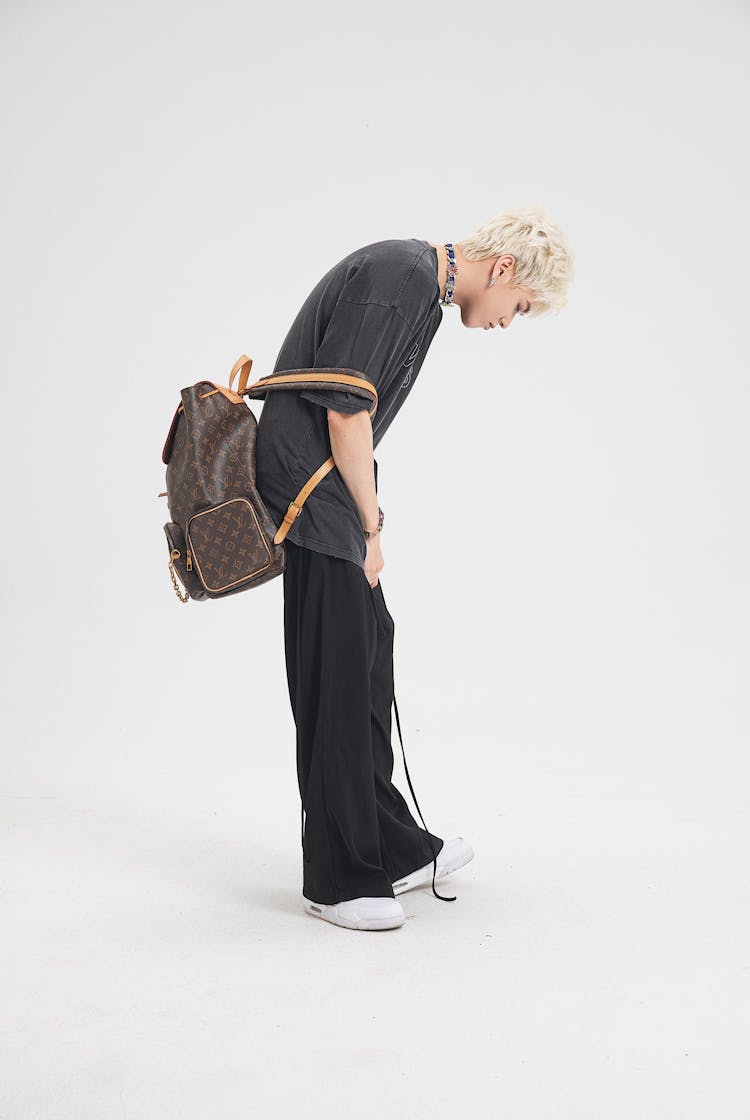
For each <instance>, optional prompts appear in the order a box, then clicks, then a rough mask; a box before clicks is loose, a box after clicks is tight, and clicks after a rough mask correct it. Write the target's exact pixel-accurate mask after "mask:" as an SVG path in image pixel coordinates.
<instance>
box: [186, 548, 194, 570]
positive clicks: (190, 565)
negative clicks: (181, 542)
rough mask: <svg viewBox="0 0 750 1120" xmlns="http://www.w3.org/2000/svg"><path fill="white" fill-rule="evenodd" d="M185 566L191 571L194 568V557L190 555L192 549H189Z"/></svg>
mask: <svg viewBox="0 0 750 1120" xmlns="http://www.w3.org/2000/svg"><path fill="white" fill-rule="evenodd" d="M185 567H186V568H187V570H188V571H189V572H192V570H193V558H192V556H191V555H190V549H188V550H187V560H186V562H185Z"/></svg>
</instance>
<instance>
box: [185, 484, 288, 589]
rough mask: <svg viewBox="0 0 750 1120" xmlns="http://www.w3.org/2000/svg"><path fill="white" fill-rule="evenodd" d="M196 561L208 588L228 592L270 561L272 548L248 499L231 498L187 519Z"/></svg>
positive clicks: (190, 541)
mask: <svg viewBox="0 0 750 1120" xmlns="http://www.w3.org/2000/svg"><path fill="white" fill-rule="evenodd" d="M187 539H188V545H189V548H190V554H191V557H192V561H193V564H194V565H195V568H196V569H197V571H198V575H199V576H200V579H201V582H202V584H203V586H204V587H205V588H206V590H207V591H210V592H214V593H217V592H220V591H228V590H229V589H230V588H232V587H236V586H237V585H238V584H240V583H244V582H245V581H247V580H251V579H253V578H254V577H255V576H258V575H260V573H261V572H264V571H265V570H266V569H267V568H268V567H269V566H270V564H271V549H270V547H269V543H268V541H267V539H266V536H265V534H264V533H263V530H262V528H261V525H260V521H259V519H258V514H257V512H256V510H255V508H254V506H253V504H252V502H251V501H250V500H249V499H248V498H230V499H229V500H228V501H226V502H221V503H220V504H219V505H216V506H211V508H210V509H204V510H200V511H199V512H198V513H194V514H193V515H192V517H190V518H189V519H188V523H187Z"/></svg>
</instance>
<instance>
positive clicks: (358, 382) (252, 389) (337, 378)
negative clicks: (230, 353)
mask: <svg viewBox="0 0 750 1120" xmlns="http://www.w3.org/2000/svg"><path fill="white" fill-rule="evenodd" d="M310 381H325V382H326V383H327V384H336V385H354V386H357V387H358V388H360V389H365V390H366V391H367V393H368V394H369V395H370V396H371V397H372V401H373V407H372V408H371V409H370V419H372V417H373V416H374V415H375V413H376V412H377V408H378V391H377V389H376V388H375V386H374V385H373V383H372V382H371V381H368V380H367V379H366V378H364V377H357V376H356V374H353V373H341V372H339V371H338V370H336V369H291V370H290V369H282V370H279V371H278V373H270V374H269V375H268V376H267V377H261V379H260V381H254V382H253V383H252V385H248V386H247V388H245V389H241V390H240V392H241V394H242V396H244V397H251V396H255V397H260V396H262V395H263V394H264V393H265V392H266V390H267V389H276V388H283V387H284V386H292V385H298V384H300V383H302V382H310Z"/></svg>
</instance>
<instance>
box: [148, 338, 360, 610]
mask: <svg viewBox="0 0 750 1120" xmlns="http://www.w3.org/2000/svg"><path fill="white" fill-rule="evenodd" d="M252 364H253V362H252V358H248V357H247V355H246V354H242V355H240V357H239V358H238V359H237V361H236V362H235V363H234V365H233V366H232V370H231V373H230V375H229V385H228V386H224V385H217V384H216V382H215V381H199V382H198V383H197V384H195V385H191V386H190V387H189V388H187V389H183V390H182V392H181V394H180V395H181V401H180V404H179V405H178V406H177V409H176V411H175V414H174V417H173V419H172V423H171V426H170V428H169V433H168V435H167V439H166V442H165V444H164V449H163V451H162V456H161V457H162V462H163V463H165V464H166V468H167V475H166V477H167V489H166V490H164V491H162V493H161V494H160V495H159V496H160V497H166V499H167V503H168V505H169V515H170V517H171V519H172V520H171V521H168V522H167V524H166V525H165V526H164V532H165V534H166V537H167V544H168V546H169V564H168V567H169V574H170V576H171V579H172V584H173V586H174V590H175V593H176V594H177V597H178V598H179V600H180V602H182V603H187V601H188V599H218V598H224V597H225V596H226V595H233V594H234V593H235V592H237V591H245V590H246V589H247V588H249V587H256V586H257V585H258V584H260V583H265V582H266V580H269V579H272V578H273V577H274V576H278V575H281V573H282V572H283V571H284V543H283V542H284V538H285V537H286V535H287V533H288V532H289V529H290V528H291V526H292V525H293V524H294V522H295V520H296V519H297V517H299V514H300V512H301V510H302V506H303V505H304V503H305V501H306V500H307V498H308V497H309V495H310V493H311V492H312V491H313V490H314V489H315V487H316V486H317V485H318V483H319V482H320V481H321V479H323V478H325V476H326V475H327V474H328V472H329V471H330V470H332V469H333V468H334V467H335V466H336V463H335V460H334V458H333V456H332V455H331V456H329V457H328V458H327V459H326V460H325V462H324V463H321V465H320V466H319V467H318V469H317V470H316V471H315V472H314V474H312V475H311V476H310V478H309V479H308V480H307V482H306V483H305V485H304V486H303V487H302V489H301V490H300V492H299V493H298V494H296V495H295V496H294V498H293V499H292V500H291V501H290V502H289V507H288V509H287V511H286V513H285V514H284V518H283V521H282V522H281V525H279V526H278V527H277V526H276V525H275V524H274V522H273V519H272V518H271V516H270V514H269V512H268V510H267V509H266V507H265V505H264V503H263V500H262V498H261V496H260V494H259V493H258V490H257V488H256V484H255V441H256V435H257V428H258V421H257V420H256V418H255V416H254V415H253V413H252V411H251V409H250V408H249V407H248V405H247V404H246V403H245V397H253V398H265V395H266V393H267V392H269V391H270V390H271V389H286V390H295V389H302V388H308V387H313V388H316V389H336V388H340V387H341V386H342V385H344V386H346V387H347V388H348V389H349V391H350V392H352V393H355V394H356V395H357V396H362V397H368V398H370V399H371V400H372V407H371V409H370V418H372V417H373V416H374V415H375V412H376V410H377V406H378V394H377V390H376V388H375V386H374V385H373V383H372V382H371V381H370V379H369V378H368V377H367V375H366V374H364V373H360V372H358V371H357V370H352V369H345V368H341V369H339V368H336V369H289V370H281V371H279V372H278V373H272V374H270V375H269V376H268V377H262V378H261V379H260V381H255V382H253V383H252V384H251V385H248V384H247V381H248V377H249V374H250V369H251V367H252ZM237 373H239V375H240V376H239V381H238V382H237V391H236V392H235V391H234V390H233V388H232V385H233V382H234V379H235V376H236V375H237ZM177 577H179V579H180V581H181V583H182V585H183V587H184V589H185V594H183V593H182V591H181V590H180V586H179V584H178V582H177Z"/></svg>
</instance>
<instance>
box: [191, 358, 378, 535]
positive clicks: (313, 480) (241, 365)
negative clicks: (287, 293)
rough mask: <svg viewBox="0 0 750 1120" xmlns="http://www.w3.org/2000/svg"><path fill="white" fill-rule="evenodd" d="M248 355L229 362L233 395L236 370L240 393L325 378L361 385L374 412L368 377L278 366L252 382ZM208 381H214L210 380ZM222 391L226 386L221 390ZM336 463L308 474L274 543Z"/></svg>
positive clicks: (249, 394) (330, 381)
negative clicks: (250, 382)
mask: <svg viewBox="0 0 750 1120" xmlns="http://www.w3.org/2000/svg"><path fill="white" fill-rule="evenodd" d="M252 364H253V361H252V358H248V356H247V354H240V356H239V358H238V359H237V361H236V362H235V363H234V365H233V366H232V371H231V373H230V375H229V386H228V390H229V392H230V393H231V394H232V397H234V396H235V394H234V392H233V391H232V382H233V381H234V378H235V376H236V374H237V373H239V374H240V379H239V381H238V382H237V391H238V393H239V395H240V397H243V396H246V397H253V396H254V397H263V396H265V393H266V392H267V391H268V390H269V389H283V388H287V389H290V388H291V387H292V386H294V387H296V386H297V385H304V384H305V383H306V382H307V383H309V382H321V381H322V382H325V383H326V386H327V387H328V386H332V385H352V386H354V387H355V388H359V389H364V390H365V391H366V392H367V394H368V395H369V396H371V397H372V408H371V409H370V410H369V415H370V419H371V420H372V418H373V416H374V415H375V413H376V412H377V408H378V391H377V389H376V388H375V386H374V385H373V384H372V382H371V381H368V380H367V379H366V378H364V377H357V375H356V372H355V373H344V372H342V370H341V369H340V368H335V369H291V370H290V369H282V370H279V371H278V372H277V373H271V374H269V375H268V376H267V377H261V378H260V380H259V381H254V382H253V383H252V385H248V384H247V380H248V376H249V374H250V369H251V367H252ZM212 384H214V383H213V382H212ZM224 392H225V395H226V390H225V391H224ZM358 395H359V394H358ZM335 466H336V460H335V459H334V458H333V455H330V456H329V457H328V458H327V459H326V461H325V462H324V463H321V464H320V466H319V467H318V469H317V470H316V471H315V473H314V474H311V475H310V477H309V478H308V480H307V482H306V483H305V485H304V486H303V487H302V489H301V490H300V492H299V494H297V495H296V497H295V498H294V500H293V501H291V502H290V503H289V505H288V507H287V511H286V513H285V514H284V519H283V521H282V522H281V525H279V527H278V529H277V530H276V533H275V535H274V538H273V542H274V544H281V542H282V541H283V540H284V538H285V537H286V535H287V533H288V532H289V530H290V529H291V527H292V525H293V524H294V522H295V521H296V520H297V518H298V517H299V515H300V513H301V512H302V507H303V505H304V504H305V502H306V501H307V499H308V498H309V496H310V494H311V493H312V492H313V490H314V489H315V487H316V486H317V485H318V483H319V482H320V481H321V480H322V479H324V478H325V476H326V475H327V474H328V473H329V471H332V470H333V468H334V467H335Z"/></svg>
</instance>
